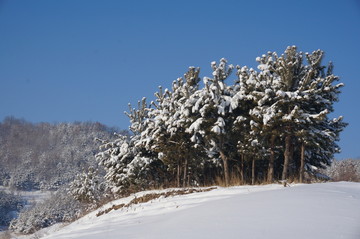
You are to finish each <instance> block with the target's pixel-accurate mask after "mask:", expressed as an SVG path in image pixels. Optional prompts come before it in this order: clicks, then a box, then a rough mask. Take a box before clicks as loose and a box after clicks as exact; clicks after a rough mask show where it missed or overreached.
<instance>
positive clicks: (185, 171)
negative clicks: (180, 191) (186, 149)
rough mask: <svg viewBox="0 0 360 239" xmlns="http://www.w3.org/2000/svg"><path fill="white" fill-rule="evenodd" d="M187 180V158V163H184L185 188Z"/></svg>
mask: <svg viewBox="0 0 360 239" xmlns="http://www.w3.org/2000/svg"><path fill="white" fill-rule="evenodd" d="M186 182H187V159H185V163H184V175H183V187H184V188H185V187H186V186H187V185H186Z"/></svg>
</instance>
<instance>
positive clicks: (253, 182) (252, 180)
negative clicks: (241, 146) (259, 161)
mask: <svg viewBox="0 0 360 239" xmlns="http://www.w3.org/2000/svg"><path fill="white" fill-rule="evenodd" d="M251 184H252V185H254V184H255V159H254V158H253V159H252V167H251Z"/></svg>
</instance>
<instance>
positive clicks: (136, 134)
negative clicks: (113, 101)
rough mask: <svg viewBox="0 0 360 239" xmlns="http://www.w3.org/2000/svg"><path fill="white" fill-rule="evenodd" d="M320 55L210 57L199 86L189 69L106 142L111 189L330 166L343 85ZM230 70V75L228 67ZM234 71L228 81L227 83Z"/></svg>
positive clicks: (102, 158) (291, 173) (281, 174)
mask: <svg viewBox="0 0 360 239" xmlns="http://www.w3.org/2000/svg"><path fill="white" fill-rule="evenodd" d="M323 57H324V52H323V51H321V50H317V51H314V52H312V53H303V52H299V51H297V48H296V47H295V46H291V47H288V48H287V49H286V50H285V52H284V53H283V54H282V55H278V54H277V53H276V52H268V53H267V54H264V55H262V56H261V57H257V58H256V61H257V63H258V65H257V70H255V69H252V68H248V67H246V66H236V67H235V66H233V65H231V64H228V62H227V61H226V60H225V59H221V60H220V62H218V63H217V62H212V63H211V68H212V76H211V77H204V78H203V82H202V83H201V79H200V76H199V75H200V69H199V68H195V67H190V68H189V71H188V72H186V74H185V75H184V77H182V78H178V79H177V80H176V81H174V82H173V83H172V88H171V90H169V89H163V88H162V87H159V91H158V92H156V93H155V97H156V99H155V101H152V102H151V103H150V104H147V102H146V99H145V98H144V99H142V100H141V101H139V103H138V107H137V108H132V107H131V105H129V107H130V110H129V112H126V114H127V115H128V116H129V118H130V123H131V125H130V130H131V131H132V133H133V135H132V136H131V137H125V136H119V137H118V138H117V139H116V140H113V141H111V140H110V141H102V146H101V149H102V152H100V153H98V154H97V155H96V158H97V160H98V161H99V163H100V164H101V165H103V166H104V167H105V169H106V176H105V178H106V179H107V180H108V182H109V183H110V184H111V185H112V189H113V191H114V192H117V193H123V192H127V191H129V190H130V191H131V190H141V189H144V188H146V187H149V186H150V187H152V186H159V185H165V186H178V187H180V186H188V185H209V184H213V183H219V179H220V181H222V182H223V183H224V184H225V185H230V184H233V183H242V184H244V183H251V184H255V183H257V182H269V183H270V182H273V181H274V180H299V181H300V182H303V181H304V180H305V178H304V177H305V173H306V172H311V170H312V168H313V167H319V168H322V167H324V166H326V165H329V164H330V163H331V160H332V159H333V156H334V154H335V153H337V152H339V151H340V148H339V146H338V145H337V143H336V142H337V141H339V134H340V132H341V131H342V130H343V129H344V127H345V126H346V123H344V122H343V119H342V117H338V118H334V119H330V118H329V114H330V113H331V112H333V111H334V108H333V105H334V102H336V101H338V95H339V93H340V89H341V87H343V84H342V83H337V82H338V80H339V77H338V76H336V75H334V74H333V65H332V63H329V65H328V66H324V65H322V59H323ZM233 72H234V73H235V74H232V73H233ZM231 78H234V79H233V81H232V82H231Z"/></svg>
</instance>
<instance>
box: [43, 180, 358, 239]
mask: <svg viewBox="0 0 360 239" xmlns="http://www.w3.org/2000/svg"><path fill="white" fill-rule="evenodd" d="M133 198H134V196H132V197H129V198H126V199H122V200H117V201H114V202H112V204H120V203H127V202H128V201H129V200H131V199H133ZM110 206H112V205H111V204H109V205H107V206H106V207H110ZM103 209H104V208H102V209H100V210H103ZM96 213H97V212H93V213H91V214H89V215H87V216H85V217H83V218H81V219H80V220H78V221H76V222H74V223H72V224H70V225H67V226H65V227H63V228H61V229H59V230H58V231H55V232H54V231H53V230H52V232H51V233H50V231H48V233H50V234H48V235H47V236H46V237H45V238H86V239H91V238H94V239H95V238H106V239H111V238H224V239H228V238H274V239H275V238H276V239H281V238H286V239H287V238H292V239H294V238H299V239H300V238H301V239H303V238H307V239H308V238H326V239H330V238H334V239H335V238H336V239H338V238H349V239H350V238H352V239H359V238H360V183H348V182H340V183H324V184H311V185H295V186H292V187H287V188H283V187H281V186H280V185H266V186H241V187H231V188H217V189H215V190H212V191H209V192H202V193H194V194H188V195H182V196H174V197H167V198H164V197H163V198H158V199H154V200H152V201H149V202H147V203H143V204H136V205H133V206H131V207H129V208H126V207H125V208H122V209H119V210H113V211H111V212H109V213H107V214H104V215H102V216H100V217H96Z"/></svg>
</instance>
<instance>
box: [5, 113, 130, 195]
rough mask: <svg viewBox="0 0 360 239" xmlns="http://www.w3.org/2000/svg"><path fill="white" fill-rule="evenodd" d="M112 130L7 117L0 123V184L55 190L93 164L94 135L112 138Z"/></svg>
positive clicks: (91, 124) (84, 123) (76, 123)
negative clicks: (31, 121) (32, 121)
mask: <svg viewBox="0 0 360 239" xmlns="http://www.w3.org/2000/svg"><path fill="white" fill-rule="evenodd" d="M115 131H118V132H119V130H117V129H115V128H109V127H107V126H105V125H103V124H100V123H93V122H75V123H57V124H50V123H30V122H27V121H26V120H23V119H17V118H14V117H7V118H5V119H4V120H3V122H1V123H0V185H4V186H9V187H12V188H15V189H20V190H32V189H45V190H49V189H50V190H51V189H57V188H58V187H59V186H60V185H63V184H66V183H68V182H69V181H71V180H73V179H74V177H75V175H76V174H78V173H79V172H81V171H82V170H84V169H85V170H86V169H87V168H88V167H90V166H94V167H96V165H97V162H96V160H95V158H94V154H95V153H96V152H97V149H98V143H96V142H95V138H113V137H114V134H113V133H114V132H115ZM120 133H122V134H127V132H126V131H122V132H120Z"/></svg>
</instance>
